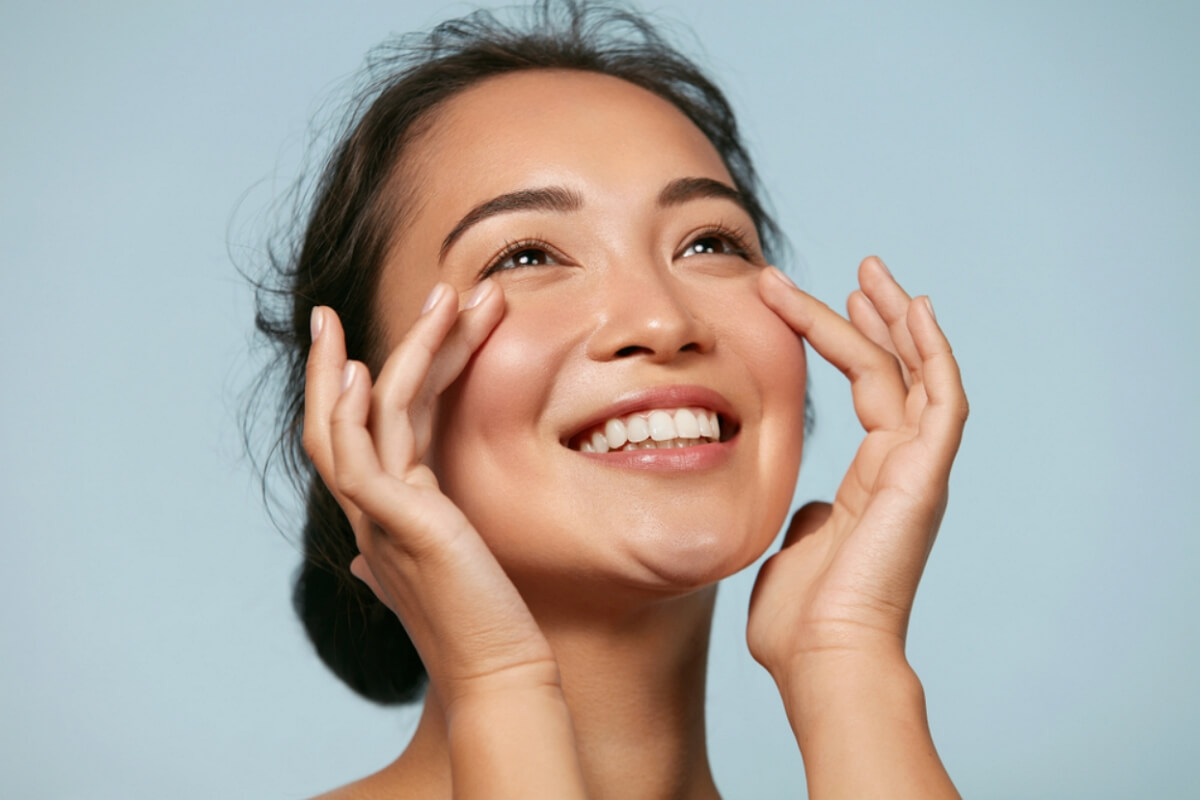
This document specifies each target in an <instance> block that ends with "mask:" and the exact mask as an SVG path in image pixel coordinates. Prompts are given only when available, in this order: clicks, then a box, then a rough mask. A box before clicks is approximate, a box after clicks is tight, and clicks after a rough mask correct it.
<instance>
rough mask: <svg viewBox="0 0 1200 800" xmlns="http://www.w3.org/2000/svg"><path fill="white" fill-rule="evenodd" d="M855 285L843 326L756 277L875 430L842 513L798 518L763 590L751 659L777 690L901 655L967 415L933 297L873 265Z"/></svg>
mask: <svg viewBox="0 0 1200 800" xmlns="http://www.w3.org/2000/svg"><path fill="white" fill-rule="evenodd" d="M859 283H860V285H861V287H862V288H861V290H860V291H855V292H854V293H853V294H851V295H850V298H849V301H848V302H847V307H848V310H849V315H850V319H849V320H847V319H845V318H843V317H842V316H840V315H839V314H837V313H835V312H834V311H832V310H831V309H829V308H828V307H827V306H826V305H824V304H823V303H821V302H820V301H818V300H816V299H814V298H813V297H811V296H809V295H807V294H805V293H804V292H802V291H800V290H799V289H797V288H795V286H793V285H792V284H791V283H790V281H787V279H786V278H784V277H783V275H782V273H780V272H779V271H778V270H775V269H773V268H772V269H768V270H766V271H765V272H764V274H763V276H762V279H761V281H760V289H761V292H762V296H763V299H764V301H765V302H766V304H767V305H768V306H769V307H770V308H772V309H773V310H774V311H775V312H776V313H778V314H779V316H780V317H782V318H783V319H784V320H785V321H786V322H787V323H788V324H789V325H790V326H791V327H792V328H793V329H794V330H795V331H796V333H797V334H798V335H800V336H802V337H804V338H805V339H806V340H807V341H808V342H809V344H811V345H812V347H813V349H815V350H816V352H817V353H818V354H820V355H821V356H822V357H824V358H825V359H827V360H828V361H829V362H830V363H832V364H833V365H834V366H836V367H837V368H838V369H839V370H840V371H841V372H842V373H843V374H844V375H846V377H847V378H848V379H849V381H850V386H851V393H852V396H853V400H854V408H855V412H856V413H857V415H858V418H859V421H860V422H861V423H862V426H863V429H864V430H865V431H866V437H865V438H864V439H863V441H862V444H861V445H860V446H859V448H858V452H857V454H856V455H855V457H854V460H853V462H852V463H851V464H850V468H849V470H848V471H847V472H846V476H845V477H844V478H843V479H842V482H841V485H840V486H839V488H838V490H837V495H836V496H835V497H834V500H833V503H832V504H829V503H820V502H818V503H810V504H808V505H806V506H804V507H803V508H801V509H800V511H798V512H797V513H796V515H795V517H794V518H793V520H792V523H791V526H790V527H789V529H788V532H787V535H786V537H785V539H784V543H783V547H782V549H781V550H780V552H779V553H777V554H775V555H774V556H772V557H771V558H770V559H769V560H768V561H767V562H766V563H765V564H764V565H763V568H762V571H761V572H760V573H759V576H758V580H757V583H756V584H755V587H754V594H753V596H752V598H751V604H750V623H749V629H748V634H747V638H748V641H749V645H750V650H751V652H752V654H753V655H754V657H755V658H756V659H757V660H758V661H759V662H760V663H762V664H763V665H764V666H765V667H766V668H767V669H768V670H769V671H770V672H771V673H772V675H773V676H774V677H775V679H776V681H777V682H781V685H782V682H783V681H787V680H789V679H790V677H791V676H794V675H795V674H797V671H798V670H799V671H801V672H803V671H806V670H809V669H811V668H812V666H813V665H815V664H819V663H824V662H831V661H832V662H838V663H842V664H845V663H847V662H846V661H845V659H846V658H847V657H851V658H856V657H858V656H863V657H865V659H867V660H870V659H879V658H880V657H884V658H893V657H899V658H900V659H903V652H904V640H905V634H906V631H907V627H908V618H909V612H910V611H911V609H912V604H913V598H914V596H915V594H916V591H917V583H918V582H919V580H920V578H921V573H922V571H923V570H924V567H925V562H926V559H927V558H928V556H929V551H930V548H931V547H932V546H933V541H934V537H935V535H936V534H937V530H938V526H939V524H940V522H941V519H942V513H943V511H944V510H945V507H946V497H947V484H948V480H949V476H950V466H951V464H952V463H953V461H954V456H955V453H956V452H957V450H958V445H959V441H960V439H961V437H962V431H963V424H964V422H965V421H966V418H967V399H966V395H965V394H964V392H963V387H962V381H961V380H960V377H959V371H958V365H957V363H956V362H955V360H954V356H953V355H952V354H951V351H950V344H949V342H947V340H946V337H945V336H944V335H943V334H942V332H941V329H940V328H939V327H938V324H937V322H936V321H935V319H934V316H933V308H932V306H931V305H930V304H929V301H928V299H927V298H918V299H916V300H914V299H912V298H910V297H909V296H908V294H907V293H905V291H904V290H903V289H902V288H901V287H900V285H899V284H897V283H896V281H895V280H894V279H893V278H892V276H891V274H890V273H889V272H888V271H887V268H886V267H884V265H883V263H882V262H881V261H879V259H877V258H868V259H866V260H865V261H863V262H862V265H861V266H860V268H859ZM860 663H866V662H865V661H862V662H860Z"/></svg>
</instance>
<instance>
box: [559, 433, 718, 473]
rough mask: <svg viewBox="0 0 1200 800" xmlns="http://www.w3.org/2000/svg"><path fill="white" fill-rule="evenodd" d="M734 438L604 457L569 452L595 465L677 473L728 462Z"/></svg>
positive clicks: (622, 452) (619, 451)
mask: <svg viewBox="0 0 1200 800" xmlns="http://www.w3.org/2000/svg"><path fill="white" fill-rule="evenodd" d="M737 442H738V434H737V433H734V435H733V436H732V437H731V438H729V439H726V440H725V441H723V442H708V443H707V444H698V445H693V446H692V447H672V448H671V449H670V450H610V451H609V452H607V453H584V452H582V451H578V450H572V451H571V452H573V453H578V454H579V455H581V456H583V457H584V458H587V459H591V460H592V461H595V462H597V463H599V464H603V465H605V466H610V467H618V468H622V469H644V470H652V471H661V472H678V471H684V470H688V471H694V470H704V469H711V468H713V467H716V466H720V465H721V464H723V463H725V462H726V461H728V460H729V459H730V458H731V457H732V455H733V448H734V447H735V446H736V445H737Z"/></svg>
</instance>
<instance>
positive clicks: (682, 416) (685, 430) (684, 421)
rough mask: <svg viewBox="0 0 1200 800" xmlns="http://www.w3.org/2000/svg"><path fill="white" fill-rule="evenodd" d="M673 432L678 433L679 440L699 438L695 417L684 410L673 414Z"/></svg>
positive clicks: (698, 427) (698, 426) (698, 424)
mask: <svg viewBox="0 0 1200 800" xmlns="http://www.w3.org/2000/svg"><path fill="white" fill-rule="evenodd" d="M701 416H704V415H703V414H701ZM675 430H676V431H678V432H679V437H680V438H681V439H698V438H700V423H699V422H698V421H697V420H696V415H695V414H693V413H692V412H691V411H688V410H687V409H686V408H681V409H679V410H678V411H676V412H675Z"/></svg>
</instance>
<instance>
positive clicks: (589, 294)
mask: <svg viewBox="0 0 1200 800" xmlns="http://www.w3.org/2000/svg"><path fill="white" fill-rule="evenodd" d="M388 52H389V53H390V55H389V57H388V58H386V59H382V60H377V61H376V62H375V63H376V69H377V75H376V80H374V81H373V82H372V84H371V85H370V87H369V89H368V91H367V94H366V95H365V96H364V98H363V99H362V102H361V103H360V104H359V105H358V106H357V108H360V109H361V113H358V114H357V115H356V116H355V117H354V118H353V119H352V120H351V122H350V124H349V125H348V127H347V129H346V131H345V135H344V137H343V138H342V140H341V142H340V143H339V145H338V146H337V147H336V148H335V150H334V152H333V155H332V156H331V158H330V160H329V162H328V165H327V167H326V168H325V171H324V173H323V175H322V178H321V180H320V182H319V184H318V186H317V191H316V193H315V196H314V198H313V204H312V209H311V212H310V213H309V215H308V220H307V224H306V227H305V229H304V231H303V232H302V234H301V235H300V236H299V237H298V239H297V243H296V246H295V247H294V248H292V250H291V252H290V253H289V255H288V256H287V257H286V258H284V259H280V260H279V263H278V265H277V266H278V267H279V271H278V276H279V283H278V284H277V285H275V286H273V287H267V290H266V291H264V292H263V293H262V294H261V302H260V314H259V326H260V329H261V330H263V331H264V332H265V333H266V334H267V335H268V336H270V337H271V338H272V339H273V340H274V341H275V343H276V344H277V345H279V347H280V354H281V355H280V360H279V366H280V367H281V368H282V370H283V371H284V373H285V375H286V381H285V385H284V394H283V401H282V408H283V410H284V415H285V418H286V420H287V424H286V427H285V430H284V434H283V437H282V438H281V445H282V447H283V452H284V455H285V457H286V458H288V459H290V461H289V463H290V464H291V465H292V466H293V467H294V468H295V471H296V474H297V477H298V478H299V479H300V480H301V482H302V483H303V484H304V486H305V491H306V493H307V497H308V506H307V508H308V518H307V521H306V525H305V531H304V539H305V549H306V562H305V565H304V568H303V570H302V572H301V574H300V577H299V578H298V580H297V585H296V606H297V609H298V611H299V612H300V615H301V617H302V618H303V619H304V622H305V625H306V627H307V629H308V631H309V634H310V637H311V638H312V640H313V642H314V644H315V645H316V648H317V650H318V652H319V653H320V655H321V657H322V658H323V659H324V660H325V661H326V663H327V664H329V665H330V666H331V667H332V668H333V669H334V671H335V672H336V673H337V674H338V675H339V676H340V677H342V678H343V679H344V680H346V681H347V683H349V684H350V685H351V686H353V687H354V688H355V689H356V690H357V691H359V692H360V693H362V694H363V695H365V696H367V697H369V698H372V699H375V700H378V701H382V702H390V701H403V700H408V699H412V698H414V697H416V696H417V695H418V693H419V691H420V689H421V687H422V685H424V681H425V676H426V675H427V676H428V685H427V687H426V689H427V690H426V692H425V694H424V708H423V714H422V717H421V722H420V724H419V726H418V730H417V732H416V734H415V736H414V737H413V740H412V742H411V743H410V744H409V746H408V747H407V748H406V749H405V751H404V752H403V754H402V755H401V756H400V758H398V759H397V760H396V761H395V762H394V763H393V764H391V765H389V766H387V767H385V768H384V769H382V770H381V771H380V772H378V773H376V774H375V775H373V776H370V777H369V778H366V779H363V780H362V781H359V782H357V783H353V784H350V785H348V786H346V787H344V788H343V789H341V790H338V792H336V793H335V795H336V796H340V797H360V796H361V797H366V796H393V795H394V796H405V797H450V796H455V797H475V796H479V797H510V796H511V797H556V798H558V797H563V798H569V797H583V796H590V797H623V798H624V797H660V796H670V797H690V798H704V797H715V796H716V794H717V793H716V788H715V784H714V782H713V779H712V776H711V774H710V772H709V768H708V760H707V755H706V751H705V744H704V715H703V701H704V694H705V689H704V675H705V658H706V651H707V642H708V630H709V625H710V623H711V617H712V609H713V600H714V597H715V586H716V583H717V582H718V581H719V580H721V579H722V578H724V577H727V576H729V575H731V574H733V573H734V572H737V571H738V570H740V569H742V568H743V567H745V566H747V565H748V564H750V563H751V562H752V561H754V560H755V559H756V558H757V557H758V556H760V555H761V554H762V553H763V552H764V550H765V549H766V548H767V547H768V545H769V544H770V542H771V540H772V539H773V538H774V536H775V534H776V533H777V532H778V531H779V529H780V528H781V527H782V526H783V524H784V521H785V517H786V514H787V511H788V505H789V503H790V500H791V495H792V490H793V488H794V485H795V480H796V474H797V470H798V468H799V463H800V456H801V451H802V446H803V439H804V428H805V424H804V423H805V417H806V415H805V402H804V397H805V364H806V362H805V358H806V356H805V347H804V340H807V341H808V343H809V344H810V345H811V346H812V347H813V349H814V350H815V351H816V352H817V353H818V354H819V355H821V356H823V357H825V358H827V359H829V360H830V361H831V362H832V363H834V364H835V365H836V366H837V367H838V368H839V369H841V370H842V371H843V372H844V373H845V374H846V375H847V376H848V377H849V379H850V381H851V385H852V389H853V396H854V402H855V408H856V411H857V413H858V415H859V418H860V419H861V421H862V423H863V427H864V429H865V430H866V432H867V435H866V438H865V439H864V442H863V445H862V446H861V448H860V450H859V453H858V455H857V457H856V459H855V462H854V464H853V465H852V466H851V470H850V472H849V474H848V475H847V478H846V480H845V482H844V483H843V485H842V487H841V488H840V489H839V493H838V497H837V498H836V502H835V503H834V505H832V506H830V505H828V504H823V503H821V504H811V505H810V506H806V507H805V508H804V509H802V510H801V511H800V512H799V513H798V514H797V515H796V518H795V519H794V520H793V522H792V525H791V528H790V530H789V534H788V537H787V539H786V541H785V548H784V550H783V551H782V552H781V553H779V554H777V555H776V556H774V557H773V558H772V559H770V560H769V561H768V562H767V564H766V566H765V567H764V568H763V571H762V573H761V575H760V578H759V581H758V583H757V585H756V588H755V595H754V599H753V605H752V610H751V616H750V626H749V630H748V641H749V645H750V648H751V651H752V653H753V654H754V656H755V657H756V658H757V659H758V660H759V661H760V662H761V663H762V664H763V665H764V666H765V667H766V668H767V669H768V670H769V671H770V672H771V674H772V676H773V677H774V678H775V680H776V682H777V684H778V685H779V688H780V692H781V696H782V700H783V703H784V705H785V707H786V709H787V711H788V715H789V719H790V720H791V722H792V726H793V729H794V732H795V735H796V739H797V742H798V744H799V746H800V748H801V751H802V753H803V755H804V757H805V764H806V772H807V779H808V782H809V788H810V792H811V793H812V794H813V795H814V796H821V795H837V796H864V795H872V794H880V792H881V791H886V794H887V795H888V796H913V797H934V796H954V789H953V787H952V785H951V784H950V782H949V779H948V778H947V777H946V775H945V772H944V770H943V769H942V767H941V765H940V763H939V761H938V758H937V755H936V752H935V750H934V748H933V745H932V740H931V737H930V735H929V731H928V725H927V723H926V722H925V715H924V703H923V700H922V695H921V687H920V683H919V681H918V680H917V678H916V676H915V675H914V674H913V672H912V670H911V669H910V668H909V666H908V664H907V662H906V660H905V658H904V634H905V630H906V627H907V618H908V611H909V609H910V608H911V604H912V598H913V594H914V593H915V591H916V585H917V582H918V581H919V579H920V575H921V571H922V569H923V567H924V562H925V558H926V556H927V555H928V550H929V546H930V544H931V543H932V539H933V536H934V534H935V533H936V529H937V525H938V522H939V520H940V516H941V512H942V509H943V508H944V504H945V496H946V480H947V476H948V473H949V469H950V465H951V463H952V460H953V457H954V453H955V450H956V448H957V444H958V440H959V436H960V435H961V430H962V424H963V421H964V419H965V415H966V403H965V398H964V397H963V393H962V387H961V384H960V383H959V380H958V373H957V368H956V366H955V364H954V360H953V357H952V356H951V355H950V348H949V345H948V344H947V342H946V340H945V339H944V337H943V336H942V334H941V333H940V331H939V330H938V328H937V324H936V322H935V321H934V318H933V314H932V308H931V306H929V304H928V302H927V301H921V302H913V301H911V300H910V298H909V297H908V295H907V294H905V293H904V291H903V290H902V289H901V288H900V287H899V286H898V285H897V284H896V283H895V281H894V280H893V279H892V278H891V276H890V275H889V274H888V272H887V270H886V269H885V268H884V267H883V265H882V263H881V262H879V261H878V260H876V259H868V260H867V261H865V262H864V263H863V265H862V268H861V270H860V279H861V283H862V291H860V292H856V293H855V294H854V295H853V296H852V297H851V299H850V303H849V309H850V317H851V319H850V320H849V321H847V320H845V319H843V318H841V317H840V316H838V315H837V314H835V313H833V312H832V311H830V310H829V309H828V308H826V307H825V306H824V305H822V304H821V303H819V302H817V301H815V300H814V299H812V298H811V297H809V296H808V295H806V294H804V293H802V292H800V291H799V290H797V289H796V288H795V287H794V286H793V285H791V283H790V282H788V281H787V279H786V278H784V277H783V275H782V273H780V272H779V271H778V270H776V269H775V268H774V267H770V266H768V264H769V263H770V261H771V257H772V252H773V245H774V244H775V238H776V232H775V227H774V225H773V223H772V222H771V220H770V218H769V217H768V216H767V215H766V213H765V212H764V211H763V207H762V203H761V202H760V200H759V199H758V186H757V179H756V177H755V173H754V170H753V168H752V166H751V164H750V161H749V159H748V157H747V155H746V152H745V149H744V148H743V146H742V144H741V142H740V139H739V137H738V133H737V128H736V125H735V123H734V119H733V116H732V113H731V112H730V110H729V107H728V105H727V103H726V102H725V100H724V98H723V97H722V96H721V94H720V92H719V91H718V90H717V89H716V88H715V87H714V86H713V85H712V84H711V83H710V82H709V81H708V80H707V79H706V78H704V77H703V75H702V74H701V73H700V72H699V71H698V70H697V69H696V68H695V67H694V66H693V65H692V64H691V63H690V62H688V61H687V60H686V59H684V58H683V57H682V56H680V55H679V54H678V53H676V52H674V51H673V50H671V49H670V48H669V47H668V46H667V45H666V44H665V43H664V41H663V40H662V39H661V38H660V37H659V36H658V35H657V34H656V33H655V32H654V31H653V29H652V28H650V27H649V26H648V25H647V24H646V23H645V22H644V21H643V20H642V19H640V18H639V17H638V16H636V15H634V14H632V13H630V12H625V11H618V10H612V9H609V8H600V7H591V6H586V5H581V4H576V3H571V2H559V3H542V4H539V5H538V6H536V7H535V8H533V9H531V17H530V20H528V21H527V22H526V23H525V24H523V25H521V26H504V25H501V24H500V23H499V22H498V21H497V20H496V19H495V18H493V17H492V16H490V15H486V14H477V15H473V16H471V17H468V18H466V19H464V20H456V21H453V22H450V23H446V24H445V25H443V26H441V27H440V28H438V29H437V30H435V31H434V32H433V33H432V34H430V35H429V36H427V37H422V38H418V39H406V40H404V41H403V42H401V43H400V45H398V46H397V48H396V49H394V50H392V51H388ZM279 297H283V298H286V301H287V302H286V303H285V304H283V305H282V306H280V307H276V306H275V305H273V303H274V301H275V300H277V299H278V298H279ZM301 444H302V446H303V450H302V451H301V449H300V448H301ZM617 697H620V698H622V702H620V703H614V702H613V698H617Z"/></svg>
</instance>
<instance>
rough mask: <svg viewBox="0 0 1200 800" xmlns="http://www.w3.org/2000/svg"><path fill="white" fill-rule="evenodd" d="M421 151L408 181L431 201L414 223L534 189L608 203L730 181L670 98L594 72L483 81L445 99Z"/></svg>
mask: <svg viewBox="0 0 1200 800" xmlns="http://www.w3.org/2000/svg"><path fill="white" fill-rule="evenodd" d="M415 144H416V147H414V148H413V151H412V152H413V154H414V158H413V160H412V162H411V164H410V168H411V171H410V177H411V178H413V179H414V180H413V182H412V185H414V186H417V187H421V188H422V189H424V190H425V191H426V192H427V194H425V196H424V197H422V198H421V199H420V201H419V202H418V204H417V208H416V209H414V210H415V211H416V214H415V215H414V218H413V222H417V220H418V219H419V218H420V217H423V216H425V217H429V216H439V215H440V214H453V213H455V212H458V211H461V210H464V209H465V208H470V207H471V206H472V205H474V204H475V203H477V202H479V201H481V200H486V199H488V198H490V197H494V196H496V195H497V194H500V193H503V192H509V191H513V190H514V189H518V188H529V187H534V186H548V185H562V186H569V187H571V188H574V189H577V190H579V191H580V193H581V194H582V195H583V196H584V198H585V201H587V200H589V199H591V200H594V201H595V202H601V201H602V200H603V196H604V195H605V194H609V195H612V194H615V193H621V194H624V195H629V194H632V193H643V192H645V191H651V192H654V193H656V192H657V191H658V190H659V189H660V188H661V187H662V186H663V185H665V184H666V183H667V182H669V181H671V180H674V179H676V178H679V177H685V176H704V177H712V178H717V179H720V180H723V181H725V182H727V183H732V179H731V178H730V177H729V173H728V170H726V168H725V165H724V162H723V161H722V160H721V157H720V155H719V154H718V153H717V151H716V149H715V148H714V147H713V146H712V144H711V143H710V142H709V141H708V139H707V138H706V137H705V136H704V134H703V133H702V132H701V131H700V129H699V128H697V127H696V126H695V124H694V123H692V121H691V120H689V119H688V118H687V117H686V116H685V115H684V114H683V113H682V112H681V111H680V110H679V109H677V108H676V107H675V106H674V105H672V104H671V103H670V102H669V101H667V100H665V99H663V98H661V97H659V96H658V95H656V94H654V93H652V92H650V91H648V90H646V89H643V88H641V87H639V86H635V85H634V84H631V83H628V82H627V81H624V80H621V79H619V78H614V77H612V76H610V75H601V74H598V73H590V72H578V71H567V70H529V71H525V72H518V73H512V74H508V75H501V76H498V77H495V78H490V79H488V80H485V81H483V82H481V83H479V84H477V85H475V86H473V87H471V88H469V89H467V90H464V91H463V92H461V93H460V94H458V95H456V96H454V97H453V98H451V99H450V100H448V101H447V102H446V103H445V104H444V105H443V106H442V107H441V108H440V109H439V110H438V112H436V116H435V117H434V119H433V121H432V123H431V124H430V126H429V127H428V128H427V129H426V131H425V132H424V134H423V135H422V137H421V139H420V140H419V141H418V142H416V143H415ZM430 190H433V191H430ZM435 195H436V197H437V198H438V200H441V201H444V202H438V201H435V200H434V196H435ZM626 199H629V198H628V197H626ZM444 233H445V232H444V231H443V234H444Z"/></svg>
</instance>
